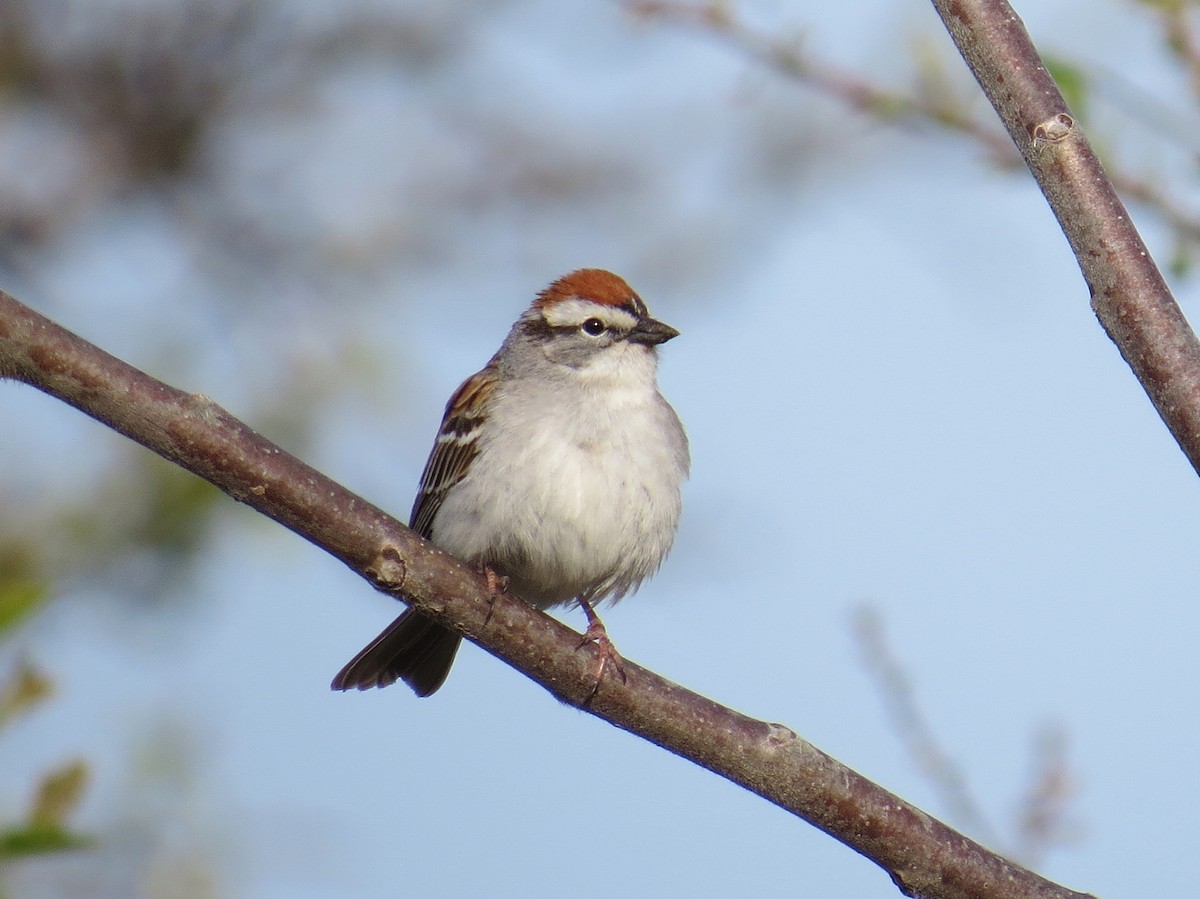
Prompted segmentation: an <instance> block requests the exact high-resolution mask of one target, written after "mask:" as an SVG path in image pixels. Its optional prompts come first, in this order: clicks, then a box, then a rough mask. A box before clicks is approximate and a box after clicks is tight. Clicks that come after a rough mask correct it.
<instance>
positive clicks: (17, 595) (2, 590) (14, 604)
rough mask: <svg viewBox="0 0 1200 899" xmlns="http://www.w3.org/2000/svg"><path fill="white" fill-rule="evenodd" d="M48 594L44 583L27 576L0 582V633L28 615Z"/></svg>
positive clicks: (14, 625)
mask: <svg viewBox="0 0 1200 899" xmlns="http://www.w3.org/2000/svg"><path fill="white" fill-rule="evenodd" d="M49 594H50V591H49V590H48V589H47V587H46V585H45V584H43V583H41V582H40V581H35V580H31V579H29V578H22V577H16V578H13V579H12V580H7V581H4V582H0V634H2V633H4V632H5V631H7V630H11V629H12V628H14V627H16V626H17V624H19V623H20V622H21V621H23V620H24V619H25V618H27V617H29V615H30V614H32V613H33V611H34V610H35V609H36V608H37V607H38V606H40V605H41V604H42V602H43V601H44V600H45V599H46V597H47V596H49Z"/></svg>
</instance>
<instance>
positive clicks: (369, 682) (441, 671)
mask: <svg viewBox="0 0 1200 899" xmlns="http://www.w3.org/2000/svg"><path fill="white" fill-rule="evenodd" d="M461 642H462V637H460V636H459V635H458V634H456V633H454V631H451V630H447V629H446V628H444V627H442V626H441V625H440V624H435V623H434V622H433V621H432V620H431V619H430V618H428V617H427V616H425V615H422V614H421V613H420V612H417V611H415V610H413V609H408V610H406V611H405V612H404V614H402V615H401V616H400V617H399V618H397V619H396V620H395V621H393V622H392V623H391V624H389V625H388V626H387V629H386V630H384V632H383V633H381V634H380V635H379V636H378V637H376V638H375V639H374V640H372V641H371V642H370V643H368V644H367V645H366V646H365V647H363V650H362V652H360V653H359V654H358V655H356V656H355V657H354V658H352V659H351V660H350V661H349V662H347V663H346V667H344V668H343V669H342V670H341V671H339V672H338V673H337V676H336V677H335V678H334V679H333V683H332V684H330V686H331V687H332V688H333V689H334V690H350V689H359V690H367V689H370V688H371V687H386V686H387V685H388V684H394V683H395V682H396V681H397V680H402V681H404V682H405V683H406V684H408V685H409V686H410V687H412V689H413V692H414V693H416V694H417V695H418V696H428V695H429V694H431V693H433V692H435V691H436V690H437V689H438V687H440V686H441V685H442V684H443V683H445V680H446V675H448V674H449V673H450V666H451V665H453V664H454V654H455V653H456V652H458V644H459V643H461Z"/></svg>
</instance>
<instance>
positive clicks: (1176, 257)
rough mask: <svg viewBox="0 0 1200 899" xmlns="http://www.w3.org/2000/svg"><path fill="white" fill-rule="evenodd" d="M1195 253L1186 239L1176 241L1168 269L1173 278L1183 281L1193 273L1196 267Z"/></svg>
mask: <svg viewBox="0 0 1200 899" xmlns="http://www.w3.org/2000/svg"><path fill="white" fill-rule="evenodd" d="M1193 255H1194V254H1193V253H1192V250H1191V246H1190V245H1189V244H1188V243H1187V242H1186V241H1184V240H1182V239H1180V240H1176V241H1175V246H1174V247H1173V248H1172V251H1171V258H1170V259H1169V260H1168V261H1167V270H1168V271H1169V272H1170V273H1171V276H1172V277H1173V278H1175V279H1176V280H1179V281H1182V280H1184V279H1185V278H1187V277H1188V276H1189V275H1190V274H1191V273H1192V269H1193V268H1195V261H1194V259H1193V258H1192V257H1193Z"/></svg>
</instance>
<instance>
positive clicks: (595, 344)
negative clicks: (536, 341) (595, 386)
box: [546, 334, 611, 368]
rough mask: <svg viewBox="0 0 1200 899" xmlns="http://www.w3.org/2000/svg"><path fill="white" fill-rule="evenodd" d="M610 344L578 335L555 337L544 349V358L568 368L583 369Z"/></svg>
mask: <svg viewBox="0 0 1200 899" xmlns="http://www.w3.org/2000/svg"><path fill="white" fill-rule="evenodd" d="M610 343H611V341H603V340H596V339H595V338H591V337H588V338H583V337H582V335H579V334H572V335H570V336H562V337H557V338H555V339H554V340H553V341H551V342H550V344H549V346H547V347H546V358H547V359H549V360H550V361H551V362H554V363H557V364H558V365H565V366H567V367H568V368H583V367H584V366H586V365H587V364H588V363H589V362H590V361H591V360H592V359H594V358H596V354H597V353H598V352H600V350H602V349H604V348H605V347H606V346H608V345H609V344H610Z"/></svg>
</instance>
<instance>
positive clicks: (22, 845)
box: [0, 760, 92, 861]
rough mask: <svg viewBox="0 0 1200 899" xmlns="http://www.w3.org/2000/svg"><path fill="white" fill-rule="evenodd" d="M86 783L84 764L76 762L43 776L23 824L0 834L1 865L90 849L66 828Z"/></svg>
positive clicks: (85, 765)
mask: <svg viewBox="0 0 1200 899" xmlns="http://www.w3.org/2000/svg"><path fill="white" fill-rule="evenodd" d="M87 782H88V767H87V764H86V763H85V762H83V761H79V760H76V761H73V762H68V763H67V764H65V765H63V766H62V767H60V768H58V769H57V770H54V771H51V772H50V773H49V774H46V775H45V776H44V777H43V778H42V780H41V782H40V783H39V784H38V786H37V789H36V790H35V791H34V797H33V801H32V802H31V803H30V806H29V811H28V812H27V813H26V819H25V822H24V823H22V824H19V825H17V826H15V827H9V828H6V829H5V830H3V831H0V861H6V860H12V859H16V858H23V857H26V856H30V855H42V854H45V853H48V852H63V851H66V850H70V849H84V848H87V847H88V846H90V845H91V843H92V841H91V840H90V839H89V838H88V837H86V836H83V835H82V834H78V833H75V832H73V831H71V830H70V829H69V828H68V827H67V819H68V818H69V817H70V815H71V814H72V813H73V812H74V811H75V809H76V807H78V805H79V803H80V801H81V800H82V799H83V793H84V789H85V788H86V786H87Z"/></svg>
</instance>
